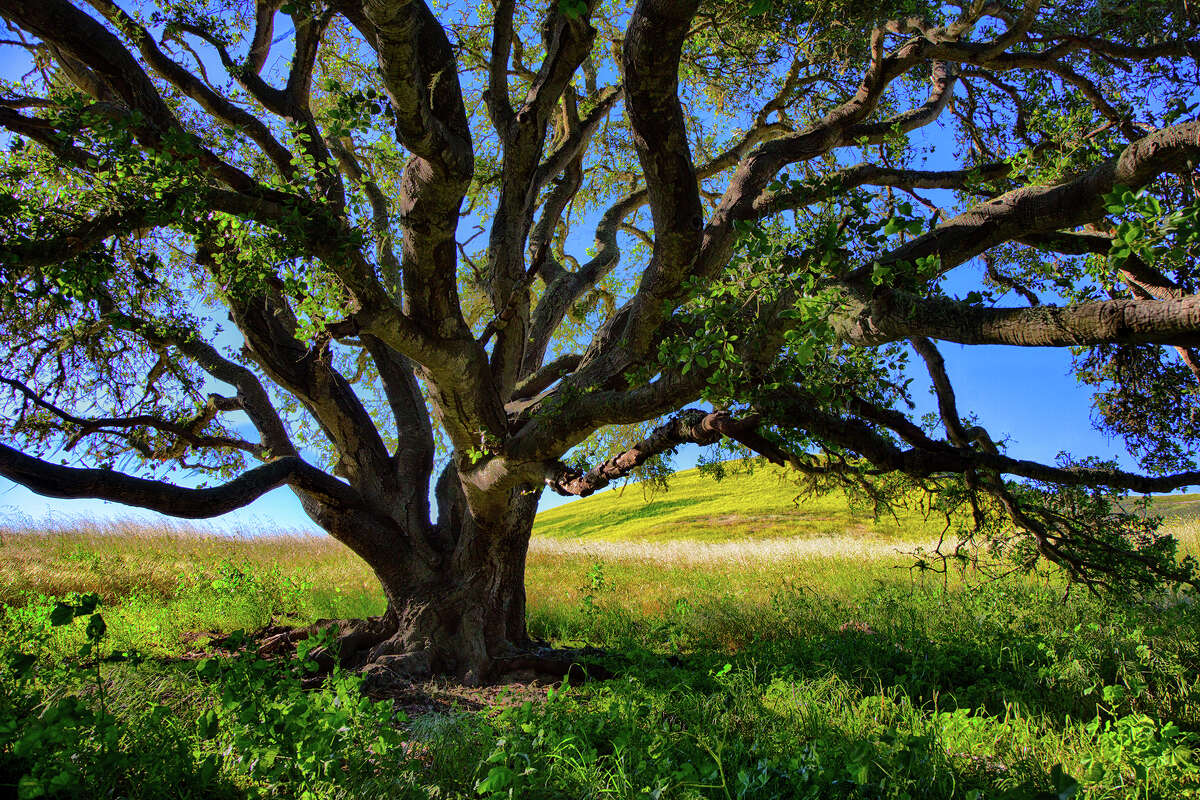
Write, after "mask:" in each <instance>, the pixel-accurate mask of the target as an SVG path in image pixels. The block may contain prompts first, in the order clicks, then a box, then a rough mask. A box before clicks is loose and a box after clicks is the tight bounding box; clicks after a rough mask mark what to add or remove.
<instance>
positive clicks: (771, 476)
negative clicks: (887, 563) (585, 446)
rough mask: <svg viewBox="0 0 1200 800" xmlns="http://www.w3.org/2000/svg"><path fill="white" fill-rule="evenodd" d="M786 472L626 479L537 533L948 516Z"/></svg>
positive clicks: (924, 530) (555, 511)
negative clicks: (869, 501)
mask: <svg viewBox="0 0 1200 800" xmlns="http://www.w3.org/2000/svg"><path fill="white" fill-rule="evenodd" d="M798 493H799V490H798V489H797V488H796V485H795V483H794V482H793V481H792V480H791V479H790V477H789V475H788V473H787V472H786V471H785V470H781V469H776V468H770V467H769V468H765V469H759V470H757V471H756V472H755V473H754V474H752V475H746V474H729V475H728V476H727V477H725V478H724V479H722V480H720V481H718V480H715V479H713V478H712V477H709V476H706V475H701V474H700V471H699V470H698V469H691V470H687V471H684V472H679V473H677V474H676V475H675V476H674V477H672V478H671V481H670V485H669V488H668V489H667V490H665V491H663V490H656V491H653V492H651V491H650V490H649V489H647V488H645V487H644V486H643V485H642V484H628V485H626V486H624V487H618V488H616V489H612V490H609V491H605V492H601V493H599V494H595V495H592V496H591V497H586V498H583V499H582V500H576V501H573V502H570V503H566V504H564V505H561V506H558V507H557V508H552V509H549V510H547V511H543V512H542V513H540V514H538V517H537V522H536V523H535V524H534V529H533V530H534V535H535V536H541V537H548V538H554V539H582V538H586V539H597V540H616V539H622V540H643V541H644V540H655V541H669V540H678V539H696V540H702V541H721V540H725V539H732V538H740V539H744V538H746V537H752V538H754V537H757V538H778V537H788V536H839V535H843V534H850V535H853V536H856V537H864V536H865V537H873V538H888V539H890V538H901V537H903V538H924V537H926V536H930V537H934V536H937V535H938V533H939V532H940V531H941V529H942V527H943V526H944V524H945V523H944V520H941V519H938V518H930V519H925V518H924V517H923V516H922V515H921V514H919V513H916V512H902V513H900V514H898V517H897V518H893V517H890V516H889V517H885V518H881V519H873V518H872V515H871V513H870V511H869V510H864V509H855V508H851V506H850V503H849V501H848V499H847V498H846V496H845V495H844V494H842V493H841V492H834V493H832V494H829V495H825V496H823V497H800V496H798ZM1152 511H1153V513H1156V514H1161V515H1163V516H1164V517H1166V518H1167V521H1168V522H1172V521H1190V520H1195V519H1197V518H1200V494H1187V495H1165V496H1161V497H1156V498H1154V500H1153V503H1152Z"/></svg>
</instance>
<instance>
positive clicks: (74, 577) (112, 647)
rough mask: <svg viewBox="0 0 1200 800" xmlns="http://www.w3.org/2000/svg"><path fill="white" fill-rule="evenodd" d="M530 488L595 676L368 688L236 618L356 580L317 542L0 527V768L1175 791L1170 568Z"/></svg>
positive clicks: (1182, 789) (102, 792)
mask: <svg viewBox="0 0 1200 800" xmlns="http://www.w3.org/2000/svg"><path fill="white" fill-rule="evenodd" d="M634 488H635V490H636V487H634ZM679 488H681V489H686V488H687V484H686V483H684V482H681V484H680V486H679ZM712 491H718V490H716V489H713V488H712V486H711V484H710V492H712ZM719 491H720V492H722V493H726V492H727V488H726V487H721V488H720V489H719ZM675 492H676V489H675V488H672V491H671V492H670V493H669V494H668V495H664V496H663V499H666V498H669V497H671V496H673V495H674V494H675ZM616 499H618V498H615V497H612V498H609V502H613V501H614V500H616ZM638 499H639V501H640V498H638ZM593 502H594V501H593ZM726 502H727V503H729V502H730V501H726ZM753 502H758V500H757V499H754V500H753ZM575 505H578V506H579V508H577V509H575V511H574V513H577V514H580V515H583V516H594V515H595V511H594V509H591V510H589V508H588V507H586V506H584V504H583V503H579V504H575ZM727 509H728V505H727V506H726V511H725V512H724V513H726V514H728V513H730V512H728V510H727ZM704 513H708V512H707V511H705V512H704ZM814 513H817V512H814ZM841 513H845V514H847V515H848V518H852V517H853V514H852V512H850V511H847V510H845V508H844V504H843V508H842V509H841ZM820 514H821V515H824V514H825V512H820ZM547 517H548V518H549V521H550V522H554V520H555V519H556V518H557V519H558V521H557V522H555V524H556V525H558V526H559V527H558V528H557V530H556V529H554V528H551V527H550V526H549V525H547V533H548V534H553V535H539V536H538V537H535V540H534V544H533V547H532V552H531V556H530V562H529V605H530V614H529V618H530V627H531V631H532V632H533V633H534V635H536V636H539V637H543V638H546V639H550V640H552V641H554V642H556V643H558V644H562V645H567V646H578V645H584V644H587V645H592V646H595V647H598V648H601V649H602V650H603V651H605V653H606V655H605V656H603V657H602V658H601V661H602V663H603V665H604V666H606V667H607V668H608V669H609V670H611V671H612V672H613V673H614V674H615V675H616V677H615V678H613V679H610V680H605V681H591V682H586V683H583V684H582V685H579V686H573V687H565V688H559V689H550V688H549V687H544V686H543V687H536V686H535V687H530V686H520V685H513V686H507V687H505V686H501V687H488V688H486V689H481V690H465V689H463V688H462V687H456V686H450V685H446V684H442V683H437V682H431V683H426V684H421V685H414V686H412V687H410V690H408V691H406V692H403V693H402V696H398V697H394V698H387V699H385V700H383V701H380V702H371V701H369V700H366V699H364V698H362V697H361V695H360V693H359V691H358V678H357V677H356V676H354V675H351V674H345V673H340V672H335V673H333V674H332V675H330V676H329V677H327V678H326V679H325V680H324V682H323V684H322V686H321V687H320V688H318V689H307V688H304V687H305V686H307V685H308V684H309V683H311V680H310V678H311V675H312V666H311V665H310V664H308V662H307V660H306V658H305V654H306V652H307V650H308V649H309V648H311V647H313V646H316V645H317V644H319V642H317V641H310V642H309V643H307V644H306V645H304V646H302V647H301V649H300V652H299V653H298V654H297V657H296V658H294V659H293V658H288V659H264V658H260V657H258V656H257V655H256V654H255V653H254V652H253V650H252V649H241V650H239V648H238V635H237V633H236V632H237V631H239V630H240V631H253V630H255V629H257V628H260V627H262V626H264V625H267V624H279V623H291V624H300V623H306V622H310V621H312V620H315V619H319V618H323V617H338V616H348V615H360V614H367V613H375V612H378V611H379V610H380V608H381V605H382V601H381V598H380V597H379V595H378V593H377V591H376V589H375V587H374V584H373V582H372V580H371V577H370V575H369V573H368V572H367V571H366V569H365V568H364V567H362V566H361V565H360V564H359V563H358V562H357V561H356V560H355V559H354V558H353V557H352V556H351V555H350V554H349V553H347V552H346V551H345V550H344V549H343V548H341V546H340V545H338V544H337V543H335V542H332V541H329V540H326V539H309V538H306V537H303V536H283V535H280V536H275V537H257V538H238V537H225V538H220V537H198V536H196V535H192V534H190V533H189V532H188V531H187V530H186V529H179V530H174V531H163V530H150V529H145V528H138V527H137V526H133V525H126V526H119V527H116V528H110V529H107V530H105V529H90V530H89V529H76V530H57V531H48V532H47V531H42V532H37V531H17V530H13V529H7V530H3V531H0V539H2V541H3V545H2V546H0V587H2V589H0V591H2V592H3V595H2V596H0V602H3V607H2V611H0V797H5V796H17V797H25V798H34V797H147V798H149V797H156V798H157V797H196V798H200V797H204V798H208V797H228V798H242V797H297V798H306V800H311V799H312V798H371V797H380V798H383V797H389V798H396V797H399V798H404V797H412V798H425V797H482V798H502V797H504V798H508V797H511V798H590V797H595V798H601V797H628V798H700V797H703V798H791V797H800V798H804V797H812V798H824V797H836V798H843V797H844V798H859V797H861V798H904V797H910V798H926V797H959V798H971V800H980V799H981V798H1026V797H1045V798H1068V797H1087V798H1138V797H1141V798H1152V797H1161V798H1176V797H1200V767H1198V766H1197V764H1196V759H1197V757H1198V755H1197V752H1196V749H1197V748H1198V747H1200V625H1198V624H1197V623H1198V622H1200V610H1197V608H1196V607H1194V606H1193V605H1191V604H1190V603H1188V602H1187V599H1186V598H1180V597H1170V596H1157V597H1141V598H1123V599H1122V600H1121V601H1120V602H1117V601H1114V600H1111V599H1110V600H1099V599H1096V598H1092V597H1089V596H1086V595H1084V594H1082V593H1079V592H1074V593H1072V594H1071V595H1070V596H1069V597H1068V598H1067V600H1066V601H1063V599H1062V594H1063V593H1062V587H1061V585H1059V584H1058V583H1056V581H1055V580H1054V579H1052V578H1046V577H1036V576H1035V577H1034V578H1031V579H1028V580H1024V581H1021V582H1004V583H986V582H982V581H978V580H976V579H975V578H974V577H973V576H972V575H971V574H969V573H968V574H966V575H962V576H959V575H952V576H950V577H949V578H948V579H945V580H943V579H942V576H934V575H930V574H928V573H923V572H921V571H917V570H913V569H911V567H912V564H913V559H912V557H911V556H909V555H904V554H903V553H901V552H898V551H900V550H904V549H911V547H912V546H914V545H917V544H920V543H922V542H923V541H925V538H924V535H923V531H921V530H918V534H921V535H915V534H914V535H910V536H909V537H907V538H906V537H904V536H903V535H901V534H902V531H899V530H898V531H896V532H894V533H890V534H888V535H882V534H877V533H874V534H873V533H865V534H864V535H860V536H828V535H825V534H824V533H822V531H821V529H812V528H804V527H803V526H800V528H799V530H800V533H799V534H798V535H796V536H793V537H790V538H787V539H781V538H763V537H759V538H750V539H746V538H745V537H742V536H741V535H740V531H739V530H738V529H737V527H736V526H733V525H728V526H726V536H725V540H724V541H719V540H718V538H719V537H718V535H717V534H716V533H710V534H709V535H707V536H706V537H705V538H706V540H707V541H703V542H695V541H683V540H679V539H678V538H677V537H674V536H657V537H650V536H642V537H636V538H632V539H630V538H626V539H623V540H622V539H617V538H615V537H614V535H613V532H612V531H611V530H607V531H605V532H604V533H603V534H602V535H600V536H586V535H579V534H578V533H576V534H570V533H564V532H563V531H564V528H563V525H564V523H563V519H564V512H563V511H559V510H556V511H555V512H552V513H551V514H548V515H547ZM567 522H568V523H569V522H570V521H569V520H567ZM857 522H858V523H859V524H861V525H862V526H863V527H865V528H869V527H870V525H869V523H868V522H867V521H864V520H862V519H861V518H858V520H857ZM1171 524H1172V525H1173V526H1174V530H1175V531H1176V532H1177V534H1178V535H1180V538H1181V539H1182V540H1183V541H1184V543H1185V545H1186V546H1187V547H1189V548H1190V549H1192V550H1195V549H1196V546H1197V542H1198V537H1197V533H1198V531H1200V529H1198V528H1197V526H1196V525H1195V523H1192V522H1189V521H1186V520H1183V519H1177V520H1175V521H1174V522H1172V523H1171ZM567 530H570V529H569V528H567ZM539 533H541V529H539ZM230 633H234V635H233V637H232V638H230V637H229V634H230Z"/></svg>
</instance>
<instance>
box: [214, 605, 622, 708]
mask: <svg viewBox="0 0 1200 800" xmlns="http://www.w3.org/2000/svg"><path fill="white" fill-rule="evenodd" d="M330 629H333V639H332V642H331V644H329V645H326V646H322V647H317V648H314V649H313V650H311V651H309V653H308V655H307V657H308V658H309V659H311V660H313V661H315V662H316V664H317V666H318V671H317V672H316V673H315V674H313V675H312V676H310V677H308V678H306V679H305V685H306V686H311V687H314V688H315V687H316V686H319V685H320V684H321V682H322V681H323V680H324V677H325V676H326V675H327V674H328V673H329V672H330V671H332V670H333V668H334V667H335V666H340V667H341V668H343V669H347V670H353V671H356V672H360V673H361V674H362V676H363V683H362V690H363V692H364V693H365V694H368V695H370V696H372V697H375V698H384V697H397V696H400V695H402V694H405V693H408V692H411V690H412V688H413V686H414V684H415V683H416V682H418V681H424V680H426V679H429V678H430V677H432V676H433V675H435V674H436V673H438V672H439V671H441V670H439V669H438V664H436V663H435V662H434V655H433V653H432V652H431V649H430V648H429V647H428V646H424V647H422V646H414V643H413V642H412V641H410V639H409V637H408V636H406V635H405V632H404V631H401V630H400V629H399V625H398V623H397V620H396V617H395V616H394V615H391V614H385V615H382V616H379V617H370V618H367V619H356V620H347V619H322V620H318V621H317V622H315V623H313V624H312V625H307V626H304V627H301V628H291V627H287V626H283V625H276V624H272V625H268V626H266V627H264V628H262V629H260V630H258V631H255V632H253V633H251V634H248V635H246V636H245V637H244V638H243V639H242V640H241V642H240V645H241V647H242V648H247V647H250V648H253V649H254V650H255V651H256V652H257V654H258V655H259V656H261V657H263V658H280V657H289V656H292V655H294V654H295V652H296V645H297V644H298V643H299V642H301V641H303V640H305V639H307V638H308V637H310V636H313V635H328V632H329V631H330ZM233 644H234V642H233V641H232V640H230V639H229V638H228V637H227V638H225V639H216V640H213V642H212V645H215V646H216V647H229V646H231V645H233ZM601 655H603V651H601V650H597V649H595V648H590V647H589V648H582V649H565V650H560V649H554V648H551V647H547V646H544V645H538V644H534V643H530V645H529V646H527V647H523V648H515V647H514V648H512V649H511V650H510V651H509V652H507V653H505V654H504V655H503V656H500V657H496V658H493V659H491V660H490V661H489V663H488V664H487V666H486V667H485V668H482V669H479V668H477V669H472V670H469V671H467V672H466V673H465V674H463V675H458V676H457V678H458V682H459V683H461V685H463V686H467V687H477V686H487V685H499V684H514V683H515V684H528V685H537V684H542V685H546V684H558V683H565V684H568V685H578V684H581V683H583V682H584V681H587V680H607V679H608V678H611V677H612V673H611V672H610V671H609V670H608V669H606V668H605V667H603V666H601V665H600V664H599V663H598V662H597V660H596V659H597V657H598V656H601Z"/></svg>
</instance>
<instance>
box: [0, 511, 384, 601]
mask: <svg viewBox="0 0 1200 800" xmlns="http://www.w3.org/2000/svg"><path fill="white" fill-rule="evenodd" d="M223 563H228V564H231V565H235V566H246V567H260V568H261V567H278V568H279V569H280V570H282V571H286V572H296V573H303V574H305V575H306V576H310V577H309V579H311V580H312V581H313V582H314V584H315V585H318V586H320V585H323V584H324V585H330V586H337V585H360V586H361V585H363V584H364V583H366V584H368V585H370V582H371V581H372V580H373V578H372V575H371V571H370V569H369V568H368V567H367V566H366V565H365V564H363V563H362V562H361V561H360V560H359V559H358V558H356V557H355V556H354V554H353V553H351V552H350V550H349V549H348V548H347V547H346V546H345V545H343V544H341V543H340V542H338V541H337V540H335V539H333V538H331V537H329V536H321V535H311V534H308V533H304V532H286V531H282V532H272V533H270V534H263V533H261V532H260V529H250V528H241V529H239V528H218V527H213V526H203V525H197V524H195V523H190V522H185V521H170V522H166V523H155V524H150V523H146V522H141V521H131V520H116V521H108V522H95V521H88V520H78V519H64V520H61V521H57V522H53V523H39V524H37V525H36V526H24V525H22V526H20V527H18V526H16V525H13V524H5V525H0V602H10V601H12V600H13V599H14V598H15V595H17V594H18V593H21V592H32V593H34V594H47V595H63V594H66V593H67V592H71V591H78V592H96V593H97V594H100V595H101V597H102V598H104V600H105V601H106V602H111V601H113V600H115V599H117V598H120V597H126V596H129V595H132V594H141V595H149V596H153V597H168V596H171V595H172V594H174V592H175V590H176V589H177V588H178V586H179V585H180V583H181V582H183V581H184V580H186V579H188V578H194V577H195V576H197V575H201V574H208V573H211V572H212V571H213V570H215V569H217V568H218V567H219V565H221V564H223Z"/></svg>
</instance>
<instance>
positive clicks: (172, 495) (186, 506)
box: [0, 444, 361, 519]
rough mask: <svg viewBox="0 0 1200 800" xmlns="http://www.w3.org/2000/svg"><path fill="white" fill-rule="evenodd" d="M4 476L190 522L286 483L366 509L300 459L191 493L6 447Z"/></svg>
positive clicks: (0, 457) (39, 490)
mask: <svg viewBox="0 0 1200 800" xmlns="http://www.w3.org/2000/svg"><path fill="white" fill-rule="evenodd" d="M0 475H3V476H4V477H5V478H8V479H9V480H11V481H13V482H15V483H19V484H21V485H22V486H24V487H25V488H26V489H29V490H30V491H31V492H35V493H36V494H40V495H43V496H45V497H58V498H64V499H82V498H90V499H98V500H109V501H111V502H115V503H122V504H124V505H130V506H137V507H139V508H146V509H149V510H151V511H158V512H160V513H163V514H169V515H171V516H173V517H186V518H188V519H206V518H209V517H216V516H220V515H221V514H225V513H227V512H229V511H234V510H236V509H239V508H242V507H244V506H246V505H249V504H250V503H252V502H254V501H255V500H257V499H258V498H259V497H261V496H263V495H264V494H266V493H267V492H269V491H271V490H272V489H276V488H278V487H280V486H284V485H292V486H295V487H297V488H299V489H302V490H304V491H305V492H307V493H308V494H310V495H312V496H314V497H317V498H320V499H322V500H326V501H331V502H335V503H337V504H339V505H343V506H351V507H357V506H359V505H361V501H360V499H359V497H358V493H357V492H355V491H354V490H353V489H351V488H350V487H349V486H347V485H345V484H344V483H342V482H340V481H338V480H337V479H335V478H333V477H331V476H329V475H327V474H325V473H324V472H322V471H321V470H319V469H317V468H316V467H314V466H312V465H311V464H308V463H307V462H305V461H303V460H301V459H300V458H298V457H296V456H289V457H286V458H280V459H278V460H276V461H272V462H270V463H267V464H263V465H262V466H260V467H255V468H254V469H252V470H249V471H247V472H244V473H242V474H241V475H239V476H238V477H236V478H234V479H233V480H231V481H229V482H228V483H224V484H221V485H220V486H213V487H211V488H206V489H187V488H184V487H181V486H175V485H173V484H169V483H165V482H163V481H155V480H148V479H146V478H135V477H133V476H131V475H125V474H124V473H120V472H116V471H115V470H111V469H80V468H77V467H64V466H60V465H58V464H51V463H49V462H47V461H43V460H41V459H39V458H34V457H33V456H28V455H26V454H24V453H22V452H20V451H19V450H14V449H13V448H11V447H8V446H7V445H3V444H0Z"/></svg>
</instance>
